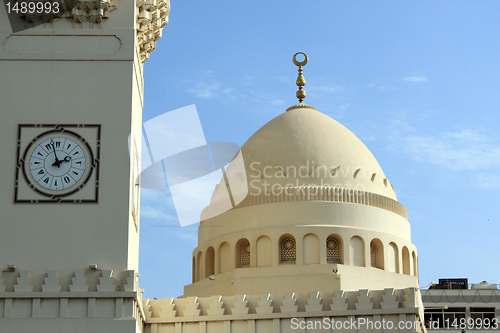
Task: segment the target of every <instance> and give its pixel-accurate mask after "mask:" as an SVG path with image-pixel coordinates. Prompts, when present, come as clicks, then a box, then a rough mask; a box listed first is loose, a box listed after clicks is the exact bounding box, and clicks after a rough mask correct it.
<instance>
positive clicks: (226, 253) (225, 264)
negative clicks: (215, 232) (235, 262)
mask: <svg viewBox="0 0 500 333" xmlns="http://www.w3.org/2000/svg"><path fill="white" fill-rule="evenodd" d="M230 270H231V247H230V246H229V243H228V242H224V243H222V244H221V245H220V247H219V274H221V273H225V272H229V271H230Z"/></svg>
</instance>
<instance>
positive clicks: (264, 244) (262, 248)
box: [255, 236, 273, 267]
mask: <svg viewBox="0 0 500 333" xmlns="http://www.w3.org/2000/svg"><path fill="white" fill-rule="evenodd" d="M255 254H256V258H255V259H256V263H257V267H265V266H272V265H273V256H272V254H273V246H272V241H271V238H269V237H267V236H261V237H259V239H257V246H256V251H255Z"/></svg>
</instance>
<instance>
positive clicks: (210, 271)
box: [205, 246, 215, 277]
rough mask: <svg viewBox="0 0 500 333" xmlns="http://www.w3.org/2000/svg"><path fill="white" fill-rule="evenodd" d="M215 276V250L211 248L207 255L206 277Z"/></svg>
mask: <svg viewBox="0 0 500 333" xmlns="http://www.w3.org/2000/svg"><path fill="white" fill-rule="evenodd" d="M214 274H215V250H214V248H213V247H211V246H210V247H209V248H208V249H207V252H206V253H205V277H209V276H210V275H214Z"/></svg>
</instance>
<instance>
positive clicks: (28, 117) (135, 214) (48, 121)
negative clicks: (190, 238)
mask: <svg viewBox="0 0 500 333" xmlns="http://www.w3.org/2000/svg"><path fill="white" fill-rule="evenodd" d="M6 2H8V1H6ZM21 2H22V1H20V0H18V1H10V6H2V8H1V9H0V38H1V40H2V45H3V47H2V48H1V49H0V72H1V73H2V75H1V76H0V87H2V89H1V90H0V101H1V102H2V103H1V104H2V105H1V108H2V111H3V112H2V116H3V118H2V121H1V122H0V136H1V139H2V145H3V147H2V153H3V158H2V162H1V163H0V172H1V174H2V175H3V176H2V177H0V185H1V188H2V191H1V195H0V211H1V216H0V253H1V255H0V270H2V274H1V276H0V307H1V305H2V302H3V306H4V307H1V308H2V309H7V310H6V311H4V316H0V318H3V319H0V331H2V332H4V331H5V332H8V331H12V330H9V329H7V328H9V327H16V331H18V332H28V331H35V330H36V331H38V332H45V331H47V332H49V331H50V332H62V331H71V332H80V331H81V332H84V331H85V332H90V331H99V332H103V331H104V327H106V325H108V324H109V323H106V321H100V322H98V321H96V320H92V319H93V318H94V317H100V318H108V319H109V320H115V319H118V318H119V319H127V320H123V321H120V323H118V324H117V326H116V330H117V331H120V332H135V331H136V327H140V325H141V324H140V319H137V318H136V314H137V313H140V311H137V310H136V308H137V307H140V301H138V300H139V298H140V294H138V293H137V290H138V288H137V284H136V282H137V281H136V280H137V276H138V273H137V272H138V249H139V229H140V223H139V194H140V193H139V186H138V179H137V176H138V174H139V171H140V156H141V140H140V137H139V139H136V138H135V137H132V138H131V140H130V144H129V135H130V133H131V132H132V131H133V130H134V129H135V128H139V129H140V128H141V124H142V108H143V105H144V79H143V66H144V62H145V61H146V60H147V59H148V57H149V54H150V53H151V52H152V51H153V50H154V49H155V43H156V41H158V40H159V39H160V38H161V32H162V28H163V27H164V26H165V25H166V24H167V23H168V15H169V11H170V3H169V0H130V1H123V0H121V1H120V0H71V1H67V0H66V1H64V2H61V1H55V2H50V3H49V2H44V4H45V5H47V4H49V5H50V6H46V7H44V9H43V11H41V12H37V11H35V12H33V13H31V14H30V13H29V12H28V13H26V12H25V13H23V12H22V10H20V8H21V7H22V6H23V5H22V3H21ZM35 2H37V1H35ZM16 4H17V5H18V7H17V9H18V10H19V11H18V12H15V8H16V7H15V5H16ZM49 7H50V8H49ZM9 10H10V11H11V12H10V13H7V11H9ZM56 11H57V12H56ZM139 131H140V130H139ZM48 291H50V292H51V296H50V301H46V299H45V297H46V295H48V294H46V292H48ZM20 292H22V293H23V297H24V300H23V302H21V301H20V300H19V299H18V293H20ZM102 292H105V293H104V294H106V293H107V294H106V295H107V296H105V297H104V296H103V294H102ZM78 293H79V294H78ZM114 293H118V294H114ZM120 293H121V294H120ZM77 294H78V295H77ZM77 296H78V297H77ZM14 318H24V319H27V318H51V319H54V320H53V321H51V322H50V323H49V322H47V321H42V322H39V321H29V320H24V321H19V320H16V319H14ZM61 318H65V319H64V320H65V321H64V323H62V322H60V321H57V319H61ZM66 318H77V319H75V321H69V322H68V321H67V319H66ZM136 319H137V320H138V321H137V325H136V322H135V321H136ZM23 325H24V326H23ZM100 325H104V326H100Z"/></svg>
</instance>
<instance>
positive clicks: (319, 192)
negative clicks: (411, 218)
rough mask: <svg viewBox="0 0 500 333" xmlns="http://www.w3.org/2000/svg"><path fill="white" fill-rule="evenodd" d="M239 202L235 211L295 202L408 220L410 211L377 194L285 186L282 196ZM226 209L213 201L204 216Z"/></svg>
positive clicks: (255, 196)
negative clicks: (360, 208)
mask: <svg viewBox="0 0 500 333" xmlns="http://www.w3.org/2000/svg"><path fill="white" fill-rule="evenodd" d="M240 199H241V198H234V200H235V202H240V203H239V204H238V205H237V206H236V208H242V207H248V206H254V205H262V204H270V203H277V202H294V201H325V202H344V203H351V204H359V205H366V206H372V207H377V208H381V209H385V210H388V211H390V212H393V213H395V214H398V215H400V216H402V217H403V218H405V219H408V212H407V210H406V208H405V207H404V206H403V205H402V204H400V203H399V202H398V201H396V200H394V199H391V198H388V197H385V196H383V195H380V194H376V193H371V192H366V191H356V190H348V189H343V188H337V187H326V186H299V187H284V188H282V191H280V193H273V192H271V191H267V192H264V191H261V192H260V193H252V192H251V193H249V194H248V195H247V196H246V197H245V198H244V199H241V200H240ZM224 207H227V202H226V201H219V202H217V201H216V202H212V203H211V204H210V205H209V206H208V207H206V208H205V210H204V211H203V216H216V215H218V214H220V212H223V211H225V210H224V209H222V208H224Z"/></svg>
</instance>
